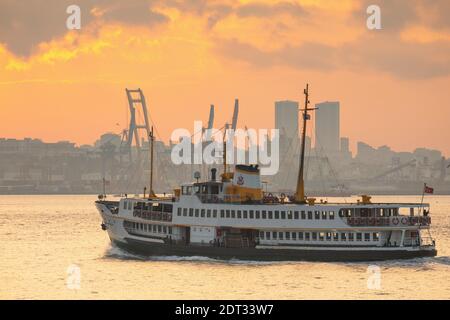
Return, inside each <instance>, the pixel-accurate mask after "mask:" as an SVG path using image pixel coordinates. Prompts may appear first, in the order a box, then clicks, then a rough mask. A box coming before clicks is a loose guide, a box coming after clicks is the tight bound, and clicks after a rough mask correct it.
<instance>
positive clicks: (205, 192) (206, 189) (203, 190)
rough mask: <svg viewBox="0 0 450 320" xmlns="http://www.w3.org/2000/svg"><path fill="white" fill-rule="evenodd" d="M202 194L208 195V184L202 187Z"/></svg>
mask: <svg viewBox="0 0 450 320" xmlns="http://www.w3.org/2000/svg"><path fill="white" fill-rule="evenodd" d="M202 193H203V194H208V186H207V185H206V184H204V185H202Z"/></svg>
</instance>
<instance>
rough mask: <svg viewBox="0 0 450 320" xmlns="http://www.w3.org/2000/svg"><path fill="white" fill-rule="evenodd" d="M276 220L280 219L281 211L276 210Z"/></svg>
mask: <svg viewBox="0 0 450 320" xmlns="http://www.w3.org/2000/svg"><path fill="white" fill-rule="evenodd" d="M275 219H280V211H277V210H275Z"/></svg>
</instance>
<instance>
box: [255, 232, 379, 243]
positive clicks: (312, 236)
mask: <svg viewBox="0 0 450 320" xmlns="http://www.w3.org/2000/svg"><path fill="white" fill-rule="evenodd" d="M259 238H260V239H261V240H293V241H296V240H297V239H298V240H299V241H378V240H379V239H380V234H379V233H378V232H373V233H370V232H290V231H285V232H281V231H260V232H259Z"/></svg>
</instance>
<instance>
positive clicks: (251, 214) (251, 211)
mask: <svg viewBox="0 0 450 320" xmlns="http://www.w3.org/2000/svg"><path fill="white" fill-rule="evenodd" d="M250 219H253V210H250Z"/></svg>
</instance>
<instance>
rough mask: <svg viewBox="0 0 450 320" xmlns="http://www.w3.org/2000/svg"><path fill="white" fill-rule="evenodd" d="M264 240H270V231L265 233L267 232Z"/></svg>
mask: <svg viewBox="0 0 450 320" xmlns="http://www.w3.org/2000/svg"><path fill="white" fill-rule="evenodd" d="M266 239H267V240H270V231H267V232H266Z"/></svg>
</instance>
